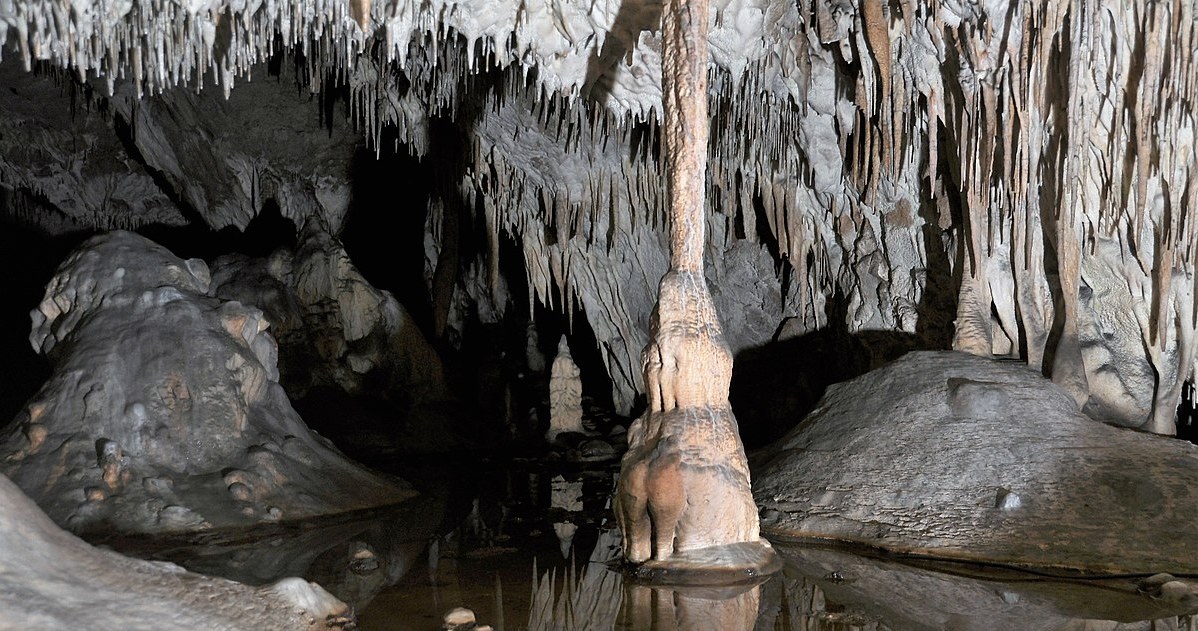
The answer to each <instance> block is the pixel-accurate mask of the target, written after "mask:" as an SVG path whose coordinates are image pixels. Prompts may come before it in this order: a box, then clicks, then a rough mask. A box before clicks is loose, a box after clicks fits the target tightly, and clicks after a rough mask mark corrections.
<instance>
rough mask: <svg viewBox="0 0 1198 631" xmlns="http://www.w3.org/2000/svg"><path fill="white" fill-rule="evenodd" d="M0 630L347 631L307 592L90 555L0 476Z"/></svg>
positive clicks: (311, 587)
mask: <svg viewBox="0 0 1198 631" xmlns="http://www.w3.org/2000/svg"><path fill="white" fill-rule="evenodd" d="M0 501H2V502H3V505H4V510H3V511H0V558H3V559H4V562H3V563H0V627H2V628H5V629H83V628H89V629H128V630H131V631H132V630H147V631H149V630H153V631H190V630H194V629H230V630H233V629H246V630H250V629H254V630H263V631H266V630H279V631H281V630H283V629H288V630H301V629H309V630H316V629H334V628H337V629H339V628H353V625H352V614H351V611H350V609H349V607H348V606H347V605H346V604H345V603H343V602H341V601H339V600H337V599H336V598H334V597H333V596H332V595H330V594H329V593H328V592H326V591H324V590H323V589H321V588H320V587H319V586H317V585H316V584H314V583H309V582H307V581H305V580H303V579H299V578H286V579H283V580H280V581H278V582H276V583H273V584H271V585H267V586H264V587H260V588H254V587H249V586H246V585H242V584H239V583H234V582H232V581H229V580H226V579H221V578H209V577H206V576H201V575H198V574H192V573H190V572H187V571H185V570H183V568H181V567H179V566H177V565H174V564H171V563H161V562H149V561H140V560H135V559H130V558H127V557H124V556H121V555H120V554H117V553H115V552H110V551H106V550H100V549H98V548H93V547H92V546H90V545H88V544H87V543H84V542H83V541H81V540H80V539H78V538H76V537H75V536H73V535H71V534H69V533H67V532H65V531H63V530H62V529H60V528H59V527H58V526H56V525H54V523H53V522H51V521H50V519H49V518H48V517H47V516H46V514H45V513H43V512H42V511H41V510H40V509H38V507H37V506H36V505H35V504H34V503H33V502H31V501H30V500H29V498H28V497H26V496H25V495H24V494H23V493H21V491H20V489H18V488H17V487H16V486H15V485H14V484H13V483H12V482H11V481H9V480H8V479H7V478H5V477H3V476H0Z"/></svg>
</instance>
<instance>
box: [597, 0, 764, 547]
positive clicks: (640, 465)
mask: <svg viewBox="0 0 1198 631" xmlns="http://www.w3.org/2000/svg"><path fill="white" fill-rule="evenodd" d="M662 24H663V27H662V41H663V51H662V58H663V60H662V68H663V72H662V86H663V92H662V94H663V96H662V100H663V103H664V105H665V109H664V118H665V124H664V126H663V131H662V140H663V145H664V147H663V149H664V154H665V156H666V160H667V165H668V166H669V170H668V176H669V180H668V182H669V186H670V219H671V225H670V270H669V271H668V272H667V273H666V274H665V276H664V277H662V279H661V284H660V285H659V289H658V303H657V308H656V310H655V313H654V323H653V338H652V342H651V343H650V344H649V346H648V347H647V348H646V349H645V352H644V356H643V357H644V370H645V385H646V390H647V394H648V397H649V411H648V412H647V413H646V414H645V415H644V416H643V417H641V418H640V419H638V420H637V421H636V422H634V423H633V424H632V427H631V428H629V432H628V446H629V448H628V452H627V453H626V454H625V456H624V460H623V462H622V463H621V472H620V481H619V485H618V487H617V490H616V502H615V504H616V505H615V511H616V516H617V520H618V522H619V524H620V529H621V531H623V533H624V541H625V543H624V556H625V557H626V558H627V559H628V560H629V561H632V562H633V563H642V562H645V561H649V560H650V559H652V561H653V562H654V563H659V564H660V563H666V564H668V563H670V561H671V560H672V557H674V555H675V553H679V552H689V551H694V550H701V549H705V548H717V547H727V546H731V545H735V544H739V543H747V544H753V545H756V542H757V541H758V539H759V537H758V524H757V509H756V506H755V505H754V504H753V498H752V492H751V489H750V487H749V470H748V464H747V462H746V460H745V454H744V447H743V446H742V445H741V442H740V436H739V434H738V432H737V426H736V419H735V417H733V415H732V409H731V408H730V407H729V405H728V387H729V383H730V380H731V377H732V354H731V353H730V352H729V350H728V345H727V343H726V342H725V341H724V336H723V333H722V331H721V329H720V321H719V316H718V314H717V313H716V310H715V305H714V304H713V302H712V299H711V293H710V291H709V290H708V288H707V281H706V280H705V279H704V277H703V248H704V244H705V243H706V237H705V224H704V194H703V187H704V177H705V172H706V165H707V138H708V124H709V121H708V120H707V60H708V52H707V28H708V13H707V2H706V0H699V1H697V2H684V1H681V0H670V1H667V2H666V3H665V6H664V8H663V19H662ZM771 555H772V552H769V551H768V550H767V551H766V552H764V553H763V555H762V557H761V559H762V560H765V559H768V558H770V556H771ZM708 560H709V562H708V563H704V564H700V565H701V566H707V567H710V566H715V567H719V566H720V565H721V564H722V563H723V562H724V561H726V559H722V558H720V555H719V554H713V555H712V556H711V557H710V558H709V559H708Z"/></svg>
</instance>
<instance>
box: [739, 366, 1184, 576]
mask: <svg viewBox="0 0 1198 631" xmlns="http://www.w3.org/2000/svg"><path fill="white" fill-rule="evenodd" d="M753 483H754V484H753V487H754V497H755V498H756V501H757V504H758V505H759V506H760V507H762V509H763V515H765V516H764V517H763V521H762V532H763V533H764V534H765V535H766V536H771V537H780V538H783V539H785V538H786V537H800V538H801V537H816V538H828V539H836V540H844V541H852V542H858V543H865V544H868V545H870V546H877V547H881V548H884V549H887V550H895V551H917V552H923V553H930V554H934V555H939V556H944V557H951V558H959V559H973V560H982V561H999V562H1010V563H1019V564H1026V565H1032V566H1042V567H1043V566H1051V567H1062V568H1076V569H1086V570H1098V571H1124V572H1126V571H1130V572H1148V573H1151V572H1157V571H1166V570H1167V571H1177V572H1193V571H1194V570H1195V569H1198V556H1196V555H1195V554H1194V550H1195V546H1196V545H1198V544H1196V543H1195V541H1196V540H1198V538H1196V537H1195V535H1196V534H1198V533H1196V529H1195V526H1194V523H1193V519H1192V515H1193V514H1194V511H1195V510H1196V509H1198V448H1196V447H1195V446H1193V445H1191V444H1188V443H1184V442H1181V441H1177V440H1173V439H1169V438H1164V437H1159V436H1154V435H1152V434H1147V433H1143V432H1137V431H1134V430H1130V429H1125V428H1118V427H1112V426H1110V425H1106V424H1103V423H1098V422H1095V421H1094V420H1092V419H1090V418H1088V417H1086V416H1085V415H1083V414H1082V413H1081V412H1080V411H1079V410H1078V408H1077V405H1076V403H1075V402H1074V401H1073V398H1072V396H1071V395H1070V394H1069V393H1068V392H1066V391H1065V390H1064V389H1063V388H1061V387H1060V386H1058V385H1056V384H1054V383H1052V382H1051V381H1048V380H1046V379H1044V378H1043V377H1041V376H1040V375H1039V374H1038V373H1037V372H1036V371H1034V370H1032V369H1030V368H1028V367H1027V366H1026V365H1023V364H1021V363H1018V362H1011V361H1007V362H999V361H994V360H990V359H985V358H979V357H975V356H972V355H967V354H963V353H954V352H917V353H911V354H908V355H906V356H904V357H903V358H901V359H899V360H897V361H895V362H894V363H892V364H890V365H888V366H885V367H883V368H880V369H878V370H875V371H873V372H870V373H867V374H866V375H864V376H862V377H859V378H857V379H854V380H852V381H849V382H846V383H843V384H838V385H834V386H832V387H830V388H829V389H828V391H827V393H826V394H825V396H824V398H823V400H822V401H821V402H820V404H819V406H818V408H817V409H816V410H815V411H814V412H813V413H812V414H811V415H810V416H808V417H807V419H805V420H804V421H803V422H802V423H801V424H800V425H799V426H798V427H797V428H796V429H795V430H793V431H792V432H791V433H790V434H788V435H787V436H786V437H785V438H783V439H782V440H781V441H779V442H778V443H776V444H775V445H773V446H772V447H771V448H770V449H769V450H768V453H767V454H765V455H763V459H762V460H761V464H760V466H758V467H756V468H755V469H754V474H753Z"/></svg>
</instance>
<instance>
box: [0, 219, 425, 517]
mask: <svg viewBox="0 0 1198 631" xmlns="http://www.w3.org/2000/svg"><path fill="white" fill-rule="evenodd" d="M208 285H209V274H208V268H207V266H205V265H204V263H203V262H202V261H199V260H190V261H182V260H180V259H178V258H176V257H174V256H173V255H172V254H171V253H170V252H169V251H167V250H166V249H164V248H162V247H160V246H157V245H155V244H154V243H151V242H150V241H147V240H146V239H144V238H142V237H139V236H137V235H134V234H132V233H127V232H117V233H111V234H107V235H102V236H99V237H95V238H93V239H91V240H89V241H87V242H86V243H85V244H84V245H83V246H81V248H80V249H79V250H77V251H76V252H75V253H74V254H72V255H71V257H69V258H68V259H67V261H66V262H64V263H63V264H62V266H61V267H60V268H59V270H58V273H57V274H56V276H55V278H54V279H53V280H52V281H51V283H50V285H49V286H48V287H47V290H46V297H45V299H44V300H43V301H42V303H41V305H40V306H39V307H38V309H37V311H35V312H34V314H33V318H34V328H33V333H32V334H31V336H30V339H31V340H32V342H33V343H34V345H35V346H36V347H38V348H40V349H41V350H42V352H44V353H46V354H47V355H48V356H49V358H50V359H51V361H52V362H53V363H54V365H55V367H54V368H55V370H54V373H53V375H52V376H51V378H50V379H49V381H48V382H47V383H46V384H45V385H44V386H43V387H42V389H41V391H40V392H39V393H38V394H37V395H36V396H35V397H34V398H33V399H32V401H31V402H30V403H29V404H28V405H27V406H26V408H25V410H24V411H23V412H22V414H21V415H20V416H19V417H18V419H17V422H15V423H14V424H13V425H12V427H11V428H10V430H9V432H8V435H7V436H6V437H5V438H4V440H3V442H2V443H0V453H2V454H4V456H5V458H4V463H3V470H4V472H5V473H6V474H8V475H9V476H10V477H11V478H12V479H13V481H14V482H16V483H17V485H18V486H20V487H22V488H23V489H25V490H26V491H27V492H28V493H30V495H31V496H32V497H33V498H34V499H35V500H36V501H37V502H38V503H39V504H40V505H41V506H42V507H43V508H44V509H45V510H46V512H47V513H49V514H50V516H51V518H53V519H54V520H56V521H57V522H59V523H61V524H67V525H69V527H71V528H72V529H74V530H87V529H93V528H100V527H101V524H107V525H108V526H110V527H115V528H117V529H119V530H127V531H159V530H180V529H194V528H204V527H208V526H217V527H220V526H232V525H237V524H246V523H254V522H258V521H273V520H278V519H294V518H299V517H304V516H310V515H317V514H323V513H330V512H337V511H344V510H352V509H355V508H362V507H367V506H374V505H378V504H382V503H387V502H394V501H398V500H400V499H404V498H406V497H410V496H411V495H412V492H411V491H410V490H408V489H407V488H405V487H404V486H401V485H400V484H397V483H396V482H393V481H390V480H386V479H383V478H382V477H379V476H377V475H375V474H372V473H370V472H368V471H366V470H364V469H362V468H360V467H358V466H357V465H354V464H353V463H351V462H349V461H347V460H346V459H344V457H342V456H341V455H340V454H338V453H337V452H336V451H334V450H333V449H332V448H331V447H330V446H329V445H328V444H327V443H326V442H325V441H324V440H323V439H321V438H320V437H318V436H316V435H315V434H313V433H312V432H310V431H309V430H308V429H307V428H306V427H305V426H304V424H303V422H302V421H301V420H300V418H299V417H298V415H296V413H295V412H294V410H292V408H291V405H290V403H289V402H288V400H287V397H286V395H285V394H284V393H283V390H282V388H280V387H279V385H278V383H277V382H276V379H277V376H278V373H277V369H276V363H275V362H276V359H275V353H276V351H275V343H274V340H273V339H272V338H271V336H270V335H269V334H267V333H266V328H267V322H266V320H265V319H264V318H263V316H262V313H261V312H260V311H258V310H257V309H253V308H249V307H245V306H243V305H241V304H239V303H236V302H222V301H220V300H217V299H214V298H211V297H210V296H208V295H207V291H208Z"/></svg>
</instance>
